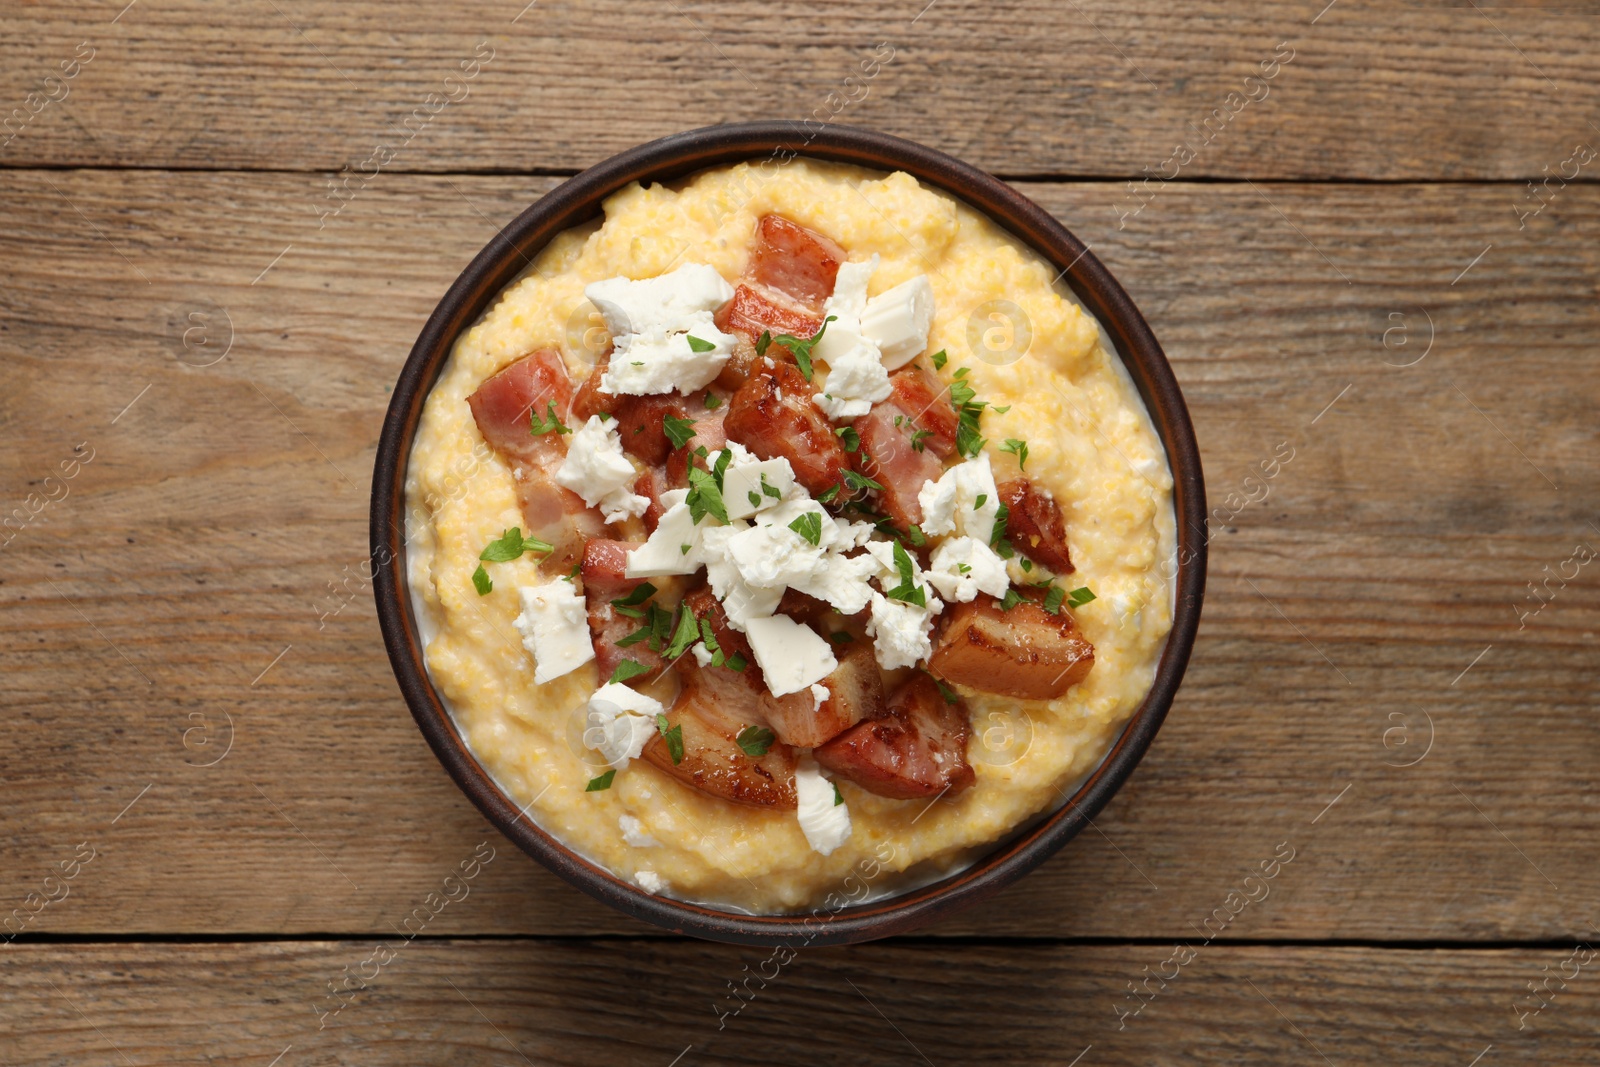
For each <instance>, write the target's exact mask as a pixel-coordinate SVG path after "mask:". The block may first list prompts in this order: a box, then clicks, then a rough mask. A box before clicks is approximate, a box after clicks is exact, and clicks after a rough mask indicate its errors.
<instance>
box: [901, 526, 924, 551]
mask: <svg viewBox="0 0 1600 1067" xmlns="http://www.w3.org/2000/svg"><path fill="white" fill-rule="evenodd" d="M906 536H907V537H909V538H911V543H912V544H914V545H916V546H918V547H919V548H920V547H921V546H923V545H925V544H927V543H928V535H927V534H925V533H923V532H922V527H920V526H918V525H917V524H916V523H912V524H911V528H910V529H909V530H907V531H906Z"/></svg>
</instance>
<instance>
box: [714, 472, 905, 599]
mask: <svg viewBox="0 0 1600 1067" xmlns="http://www.w3.org/2000/svg"><path fill="white" fill-rule="evenodd" d="M806 515H814V516H816V519H815V521H816V523H817V531H818V537H817V544H815V545H813V544H812V543H811V542H810V541H809V540H807V539H806V538H804V537H802V536H801V535H800V534H799V533H797V532H796V531H795V530H794V529H793V527H792V524H793V523H795V522H796V521H801V520H802V519H803V517H804V516H806ZM858 527H860V528H862V529H860V530H858V529H857V528H858ZM863 531H864V532H863ZM871 532H872V527H871V525H869V524H867V523H854V524H848V523H842V522H836V521H835V520H834V519H833V518H832V517H831V516H829V515H828V514H827V513H826V512H824V511H823V510H822V505H820V504H818V503H817V502H816V501H815V500H812V499H811V498H810V497H805V496H801V497H797V498H794V499H791V500H785V501H784V502H783V503H781V504H779V505H778V506H777V507H774V508H771V509H770V510H767V511H764V512H761V513H760V514H758V515H757V516H756V518H755V525H754V526H752V527H750V528H748V529H746V530H743V531H741V532H739V533H738V534H735V535H733V536H731V537H728V538H727V539H726V541H725V549H724V551H725V552H726V555H727V559H726V562H727V563H729V564H731V565H732V566H733V567H734V568H736V569H737V571H738V573H739V576H740V578H741V579H742V580H743V581H744V583H745V584H746V585H748V586H749V587H750V588H752V589H761V590H775V591H776V592H777V593H778V594H779V596H781V595H782V592H783V590H784V589H785V588H790V589H798V590H799V591H800V592H802V593H807V594H810V595H811V596H814V597H816V598H818V599H819V600H825V601H827V602H828V603H829V604H831V605H833V606H834V607H835V608H838V609H839V610H840V611H842V612H844V613H845V614H847V615H850V614H854V613H855V612H857V611H860V610H861V609H862V608H864V607H866V604H867V598H868V597H869V596H870V595H871V592H872V591H871V589H869V588H868V587H867V584H866V582H867V579H868V578H869V577H871V576H872V574H874V573H875V572H876V569H877V568H876V566H875V565H874V564H873V563H872V562H871V561H870V560H868V559H865V558H863V557H856V558H854V559H852V558H849V557H846V556H844V555H842V554H841V553H843V552H845V551H847V550H849V549H852V548H854V547H856V545H857V544H858V543H859V541H858V538H864V537H866V536H869V535H870V534H871ZM708 558H709V552H708ZM769 614H770V612H769Z"/></svg>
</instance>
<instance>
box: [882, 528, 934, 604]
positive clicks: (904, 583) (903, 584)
mask: <svg viewBox="0 0 1600 1067" xmlns="http://www.w3.org/2000/svg"><path fill="white" fill-rule="evenodd" d="M894 569H895V570H896V571H897V572H898V573H899V575H900V584H899V585H897V586H895V587H894V588H893V589H891V590H889V591H888V592H887V593H885V594H883V595H884V596H886V597H888V598H889V599H890V600H900V601H904V602H905V603H907V604H915V605H916V606H917V607H919V608H925V607H927V606H928V594H927V591H926V590H924V589H923V588H922V586H920V585H914V584H913V583H912V574H913V572H912V567H911V555H910V553H908V552H907V551H906V546H905V545H902V544H901V543H900V542H899V541H896V542H895V543H894Z"/></svg>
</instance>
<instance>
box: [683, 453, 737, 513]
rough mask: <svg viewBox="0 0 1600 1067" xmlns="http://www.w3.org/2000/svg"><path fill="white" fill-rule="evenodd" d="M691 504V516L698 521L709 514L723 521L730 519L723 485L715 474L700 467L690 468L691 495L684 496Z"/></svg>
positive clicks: (686, 501)
mask: <svg viewBox="0 0 1600 1067" xmlns="http://www.w3.org/2000/svg"><path fill="white" fill-rule="evenodd" d="M684 503H686V504H688V505H689V518H690V519H691V520H692V521H693V522H696V523H698V522H699V521H700V520H701V519H703V518H705V517H706V516H707V515H710V516H712V517H713V518H716V519H718V520H720V521H722V522H727V521H728V506H727V505H726V504H724V503H723V502H722V486H720V485H718V484H717V479H716V477H715V476H713V475H711V474H708V473H706V472H705V471H703V470H701V469H700V468H699V467H690V468H689V495H688V496H686V497H684Z"/></svg>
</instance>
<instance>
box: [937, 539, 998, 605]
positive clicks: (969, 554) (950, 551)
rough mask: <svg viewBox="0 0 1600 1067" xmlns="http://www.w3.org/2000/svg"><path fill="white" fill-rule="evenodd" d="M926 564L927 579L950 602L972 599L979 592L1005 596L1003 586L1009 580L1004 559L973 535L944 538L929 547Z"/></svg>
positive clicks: (963, 601) (975, 597) (964, 601)
mask: <svg viewBox="0 0 1600 1067" xmlns="http://www.w3.org/2000/svg"><path fill="white" fill-rule="evenodd" d="M930 567H931V569H930V570H929V571H928V581H930V582H932V583H933V587H934V588H935V589H937V590H939V595H940V596H942V597H944V598H945V600H947V601H951V602H952V603H958V604H963V603H966V602H967V601H969V600H975V599H977V596H978V594H979V593H980V592H981V593H988V594H989V595H990V596H1005V595H1006V587H1007V586H1008V585H1010V584H1011V576H1010V574H1009V573H1008V572H1007V570H1006V561H1005V560H1003V559H1001V558H1000V556H999V554H998V553H996V552H995V550H994V549H992V548H990V547H989V546H988V545H987V544H985V543H984V542H982V541H979V540H978V539H977V538H975V537H952V538H949V539H947V540H946V541H944V542H943V543H942V544H940V545H939V547H938V548H936V549H934V550H933V559H932V560H931V561H930ZM963 567H965V568H966V570H962V568H963Z"/></svg>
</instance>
